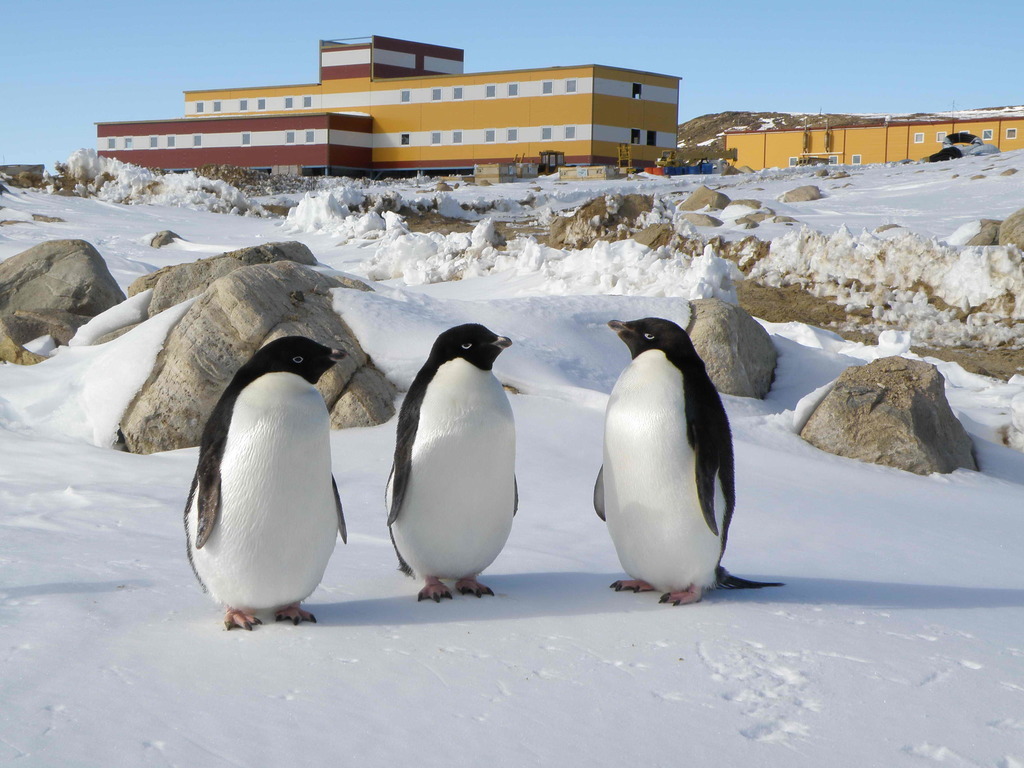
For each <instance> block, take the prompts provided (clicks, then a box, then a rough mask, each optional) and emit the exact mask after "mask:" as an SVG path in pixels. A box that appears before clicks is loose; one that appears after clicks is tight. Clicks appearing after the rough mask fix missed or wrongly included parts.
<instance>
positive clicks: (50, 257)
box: [0, 240, 125, 317]
mask: <svg viewBox="0 0 1024 768" xmlns="http://www.w3.org/2000/svg"><path fill="white" fill-rule="evenodd" d="M124 298H125V295H124V292H123V291H122V290H121V288H120V286H118V284H117V282H116V281H115V280H114V278H113V277H112V276H111V274H110V270H109V269H107V264H106V262H105V261H104V260H103V257H102V256H100V254H99V253H98V252H97V250H96V249H95V248H93V246H92V245H90V244H89V243H87V242H86V241H85V240H50V241H47V242H45V243H40V244H39V245H36V246H33V247H32V248H29V249H28V250H27V251H22V252H21V253H19V254H17V255H15V256H12V257H11V258H9V259H7V260H6V261H4V262H2V263H0V316H2V315H8V314H12V313H14V312H16V311H18V310H29V311H35V312H51V311H57V312H66V313H70V314H73V315H84V316H85V317H93V316H94V315H98V314H99V313H100V312H103V311H104V310H107V309H110V308H111V307H112V306H114V305H115V304H119V303H120V302H122V301H124Z"/></svg>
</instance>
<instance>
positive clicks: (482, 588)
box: [455, 579, 494, 597]
mask: <svg viewBox="0 0 1024 768" xmlns="http://www.w3.org/2000/svg"><path fill="white" fill-rule="evenodd" d="M455 588H456V589H457V590H459V592H460V593H461V594H463V595H476V596H477V597H483V596H484V595H492V596H493V595H494V592H493V591H492V590H491V588H490V587H488V586H487V585H486V584H481V583H480V582H479V581H477V580H476V579H459V580H458V581H456V582H455Z"/></svg>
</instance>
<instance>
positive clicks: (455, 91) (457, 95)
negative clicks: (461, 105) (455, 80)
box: [452, 85, 462, 101]
mask: <svg viewBox="0 0 1024 768" xmlns="http://www.w3.org/2000/svg"><path fill="white" fill-rule="evenodd" d="M452 98H453V99H455V100H456V101H461V99H462V86H461V85H456V86H455V87H454V88H452Z"/></svg>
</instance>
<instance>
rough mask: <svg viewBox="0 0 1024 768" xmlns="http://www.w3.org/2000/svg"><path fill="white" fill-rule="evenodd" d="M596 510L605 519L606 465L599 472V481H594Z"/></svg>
mask: <svg viewBox="0 0 1024 768" xmlns="http://www.w3.org/2000/svg"><path fill="white" fill-rule="evenodd" d="M594 511H595V512H597V516H598V517H600V518H601V519H602V520H604V465H603V464H602V465H601V469H600V470H599V471H598V473H597V482H596V483H594Z"/></svg>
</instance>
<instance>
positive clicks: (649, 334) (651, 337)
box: [644, 333, 654, 341]
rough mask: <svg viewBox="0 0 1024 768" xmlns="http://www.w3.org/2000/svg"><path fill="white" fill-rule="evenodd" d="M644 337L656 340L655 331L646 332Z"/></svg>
mask: <svg viewBox="0 0 1024 768" xmlns="http://www.w3.org/2000/svg"><path fill="white" fill-rule="evenodd" d="M644 338H645V339H647V340H648V341H654V334H653V333H645V334H644Z"/></svg>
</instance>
